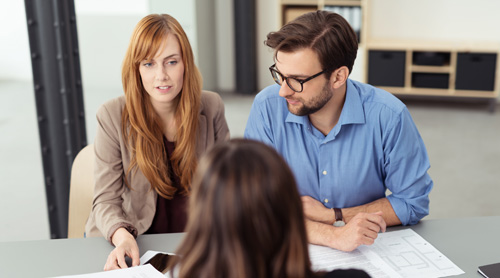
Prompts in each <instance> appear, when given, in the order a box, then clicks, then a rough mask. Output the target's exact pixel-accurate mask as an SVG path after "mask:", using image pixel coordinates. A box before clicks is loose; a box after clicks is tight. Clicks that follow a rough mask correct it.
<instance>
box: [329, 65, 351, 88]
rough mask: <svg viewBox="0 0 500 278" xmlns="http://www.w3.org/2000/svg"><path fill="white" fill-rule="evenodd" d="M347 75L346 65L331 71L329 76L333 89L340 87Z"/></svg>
mask: <svg viewBox="0 0 500 278" xmlns="http://www.w3.org/2000/svg"><path fill="white" fill-rule="evenodd" d="M348 77H349V69H348V68H347V67H346V66H342V67H340V68H338V69H336V70H334V71H333V72H332V75H331V76H330V84H331V86H332V88H333V89H338V88H340V87H342V86H343V85H344V84H345V82H346V81H347V78H348Z"/></svg>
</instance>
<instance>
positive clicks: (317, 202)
mask: <svg viewBox="0 0 500 278" xmlns="http://www.w3.org/2000/svg"><path fill="white" fill-rule="evenodd" d="M266 45H268V46H269V47H271V48H272V49H274V51H275V54H274V60H275V64H274V65H272V66H271V67H270V68H269V70H270V71H271V75H272V77H273V79H274V81H275V82H276V83H277V85H271V86H269V87H267V88H265V89H264V90H263V91H262V92H260V93H259V94H258V95H257V96H256V97H255V100H254V103H253V105H252V109H251V112H250V116H249V118H248V122H247V126H246V129H245V137H246V138H251V139H256V140H260V141H263V142H265V143H267V144H269V145H271V146H273V147H274V148H275V149H277V150H278V151H279V152H280V153H281V155H282V156H283V157H284V158H285V159H286V161H287V162H288V164H289V165H290V167H291V168H292V170H293V172H294V175H295V178H296V180H297V184H298V187H299V191H300V193H301V195H302V196H303V197H302V201H303V209H304V214H305V216H306V219H307V220H306V227H307V230H308V236H309V240H310V241H311V243H314V244H319V245H325V246H330V247H332V248H336V249H339V250H344V251H351V250H354V249H356V248H357V247H358V246H359V245H370V244H372V243H373V242H374V240H375V239H376V238H377V234H378V232H380V231H382V232H383V231H385V229H386V226H392V225H400V224H402V225H412V224H415V223H417V222H418V221H419V220H420V219H422V218H423V217H424V216H426V215H427V214H428V213H429V197H428V195H429V192H430V191H431V189H432V186H433V182H432V180H431V178H430V177H429V175H428V174H427V170H428V169H429V167H430V164H429V159H428V157H427V152H426V149H425V146H424V143H423V141H422V138H421V137H420V135H419V133H418V130H417V128H416V126H415V124H414V122H413V120H412V118H411V116H410V114H409V112H408V109H407V108H406V107H405V105H404V104H403V103H401V102H400V101H399V100H398V99H397V98H396V97H394V96H393V95H391V94H390V93H388V92H386V91H383V90H381V89H377V88H375V87H372V86H370V85H367V84H363V83H360V82H357V81H354V80H350V79H348V76H349V74H350V73H351V70H352V66H353V64H354V60H355V59H356V54H357V49H358V43H357V37H356V35H355V33H354V31H353V30H352V29H351V27H350V26H349V24H348V23H347V21H346V20H344V19H343V18H342V17H341V16H339V15H338V14H335V13H330V12H327V11H317V12H312V13H308V14H305V15H303V16H301V17H299V18H297V19H295V20H294V21H291V22H290V23H288V24H286V25H285V26H283V27H282V28H281V29H280V30H279V31H278V32H271V33H269V34H268V36H267V40H266Z"/></svg>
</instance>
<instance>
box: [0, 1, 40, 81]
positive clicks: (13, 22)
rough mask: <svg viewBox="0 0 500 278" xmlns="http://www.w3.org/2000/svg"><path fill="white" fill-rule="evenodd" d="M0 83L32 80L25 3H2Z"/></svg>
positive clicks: (0, 19) (0, 15)
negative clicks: (3, 81)
mask: <svg viewBox="0 0 500 278" xmlns="http://www.w3.org/2000/svg"><path fill="white" fill-rule="evenodd" d="M0 26H1V27H0V42H1V43H0V81H1V80H12V79H14V80H23V81H30V80H32V76H31V75H32V74H31V60H30V55H29V53H30V52H29V43H28V27H27V25H26V12H25V9H24V1H8V0H1V1H0Z"/></svg>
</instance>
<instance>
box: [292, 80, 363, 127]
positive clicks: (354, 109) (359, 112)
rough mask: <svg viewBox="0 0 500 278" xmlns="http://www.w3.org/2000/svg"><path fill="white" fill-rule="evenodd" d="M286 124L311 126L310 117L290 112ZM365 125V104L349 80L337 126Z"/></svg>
mask: <svg viewBox="0 0 500 278" xmlns="http://www.w3.org/2000/svg"><path fill="white" fill-rule="evenodd" d="M285 101H286V100H285ZM285 122H287V123H298V124H302V125H305V126H309V125H310V122H309V117H308V116H297V115H294V114H292V113H290V111H288V115H287V117H286V120H285ZM364 123H365V113H364V109H363V104H362V103H361V96H360V95H359V92H358V89H357V88H356V85H355V84H354V82H352V81H351V80H350V79H347V89H346V97H345V102H344V106H343V108H342V113H340V118H339V123H338V124H337V126H338V127H339V128H340V126H341V125H345V124H364ZM334 129H335V128H334Z"/></svg>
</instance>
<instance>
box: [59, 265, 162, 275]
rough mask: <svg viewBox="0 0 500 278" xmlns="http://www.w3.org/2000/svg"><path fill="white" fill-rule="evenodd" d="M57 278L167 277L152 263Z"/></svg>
mask: <svg viewBox="0 0 500 278" xmlns="http://www.w3.org/2000/svg"><path fill="white" fill-rule="evenodd" d="M57 278H165V276H163V273H161V272H159V271H158V270H156V269H155V268H154V267H153V266H152V265H150V264H145V265H140V266H134V267H129V268H124V269H117V270H110V271H103V272H96V273H89V274H81V275H72V276H60V277H57Z"/></svg>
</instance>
